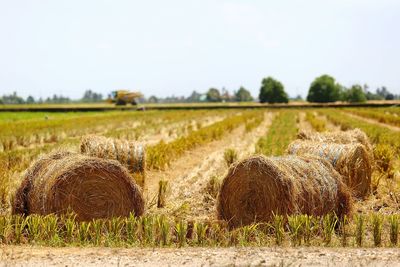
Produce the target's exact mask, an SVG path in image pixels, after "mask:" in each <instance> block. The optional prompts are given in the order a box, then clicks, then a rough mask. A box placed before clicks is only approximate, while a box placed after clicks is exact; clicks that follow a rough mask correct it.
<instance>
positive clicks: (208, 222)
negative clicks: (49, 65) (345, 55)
mask: <svg viewBox="0 0 400 267" xmlns="http://www.w3.org/2000/svg"><path fill="white" fill-rule="evenodd" d="M399 118H400V109H399V108H397V107H396V108H390V107H382V108H377V107H374V108H355V107H351V108H335V109H333V108H332V109H331V108H306V109H300V108H298V109H293V108H290V109H236V108H235V109H210V110H206V109H201V110H171V111H166V110H165V111H161V110H160V111H157V110H148V111H128V110H122V111H104V112H69V113H56V112H52V113H45V112H16V113H13V112H0V248H1V249H2V254H1V256H0V258H1V259H2V262H5V263H7V265H10V264H11V265H13V264H17V265H18V264H22V265H25V264H34V265H44V264H62V263H63V260H62V257H63V251H65V252H66V253H71V254H73V255H74V257H77V254H79V250H76V249H75V247H91V248H90V250H91V252H90V253H89V252H87V253H86V252H82V253H83V254H85V255H86V256H85V257H88V258H90V257H93V253H94V255H98V256H99V257H102V256H104V257H108V256H110V255H111V254H113V255H114V252H110V250H105V249H104V251H102V250H101V249H102V248H104V247H113V248H118V249H120V250H121V252H120V253H121V255H120V256H121V257H122V258H123V259H124V260H127V259H129V251H130V250H127V248H128V249H129V248H131V249H132V253H136V252H135V251H140V255H136V256H135V258H134V259H133V260H134V262H135V264H136V265H141V262H142V261H143V260H145V259H146V257H151V258H152V259H151V260H152V261H150V262H153V263H154V264H155V263H157V264H164V263H165V264H167V263H168V262H169V261H168V257H164V256H163V255H161V254H162V253H164V252H165V253H167V254H168V253H169V254H168V255H172V256H171V257H174V258H171V261H172V262H175V263H176V264H183V263H184V261H183V259H180V258H179V256H177V255H178V254H179V253H180V251H182V253H185V251H187V253H188V254H187V255H191V256H190V257H204V254H205V253H206V254H207V253H211V254H212V255H213V256H212V258H214V259H215V260H216V261H217V262H223V263H224V265H226V264H235V263H237V264H253V263H254V262H257V260H263V259H264V258H265V257H264V256H260V255H263V254H262V253H269V254H268V255H272V254H274V255H275V256H274V257H275V258H274V260H271V261H268V260H267V261H265V260H264V261H262V262H260V263H259V264H261V265H262V264H263V263H264V264H266V263H270V264H273V263H274V264H280V262H282V261H281V259H282V258H279V257H277V256H276V255H277V254H276V253H275V251H273V250H271V249H272V248H275V249H278V252H279V251H281V253H292V254H293V253H297V252H298V251H302V253H304V254H302V255H306V254H307V253H311V254H312V255H314V254H316V253H317V254H318V253H324V252H323V251H324V249H326V251H327V252H326V253H328V254H327V255H328V256H326V255H324V257H323V259H322V258H321V259H322V260H323V261H326V262H320V263H321V264H326V263H327V262H329V261H330V260H332V259H334V258H338V257H340V255H347V256H346V257H344V258H343V259H342V261H343V262H346V263H351V264H364V263H367V262H366V261H362V257H363V253H365V255H369V256H370V255H372V254H373V255H375V254H379V252H377V251H379V250H377V248H379V249H382V250H383V249H385V253H386V254H387V255H388V257H387V260H389V261H393V260H398V257H396V256H394V254H393V253H392V252H393V248H398V247H399V237H398V235H399V225H400V159H399V155H400V119H399ZM32 246H33V247H32ZM28 247H29V249H30V250H32V251H31V252H30V253H31V254H32V257H33V260H32V261H31V262H30V258H26V257H25V256H23V255H22V254H21V253H22V252H21V249H22V250H23V249H25V248H28ZM43 247H46V248H43ZM53 247H55V248H53ZM65 247H68V248H65ZM94 247H96V248H94ZM242 247H250V248H242ZM254 247H257V249H256V250H255V251H251V248H254ZM265 247H268V248H265ZM271 247H272V248H271ZM276 247H279V248H276ZM306 247H311V248H306ZM315 247H318V248H315ZM326 247H329V249H328V248H326ZM148 248H159V251H160V252H159V253H160V255H161V256H159V257H156V258H153V256H154V255H153V254H151V253H150V250H148ZM41 249H45V250H46V251H47V252H46V253H47V254H46V255H48V254H49V255H50V254H51V255H53V256H54V260H49V259H44V254H43V253H40V250H41ZM240 249H241V250H240ZM249 249H250V250H249ZM316 249H317V250H318V252H316ZM346 249H353V250H354V251H357V255H358V257H359V258H358V259H356V262H355V261H354V260H352V259H351V253H349V251H348V250H346ZM88 250H89V248H88ZM14 251H15V253H14ZM319 251H322V252H319ZM350 251H351V250H350ZM369 251H370V252H371V254H368V253H369ZM218 253H227V255H231V256H232V255H234V256H235V257H239V256H238V255H248V257H249V259H248V261H242V260H237V259H236V258H232V259H230V258H225V260H223V261H221V259H220V258H219V256H218V255H217V254H218ZM313 253H314V254H313ZM385 253H383V254H381V255H380V257H383V258H379V259H378V261H377V264H378V263H379V264H383V262H385V258H384V255H386V254H385ZM89 254H90V255H89ZM117 254H118V253H117ZM117 254H115V255H117ZM167 254H166V255H167ZM311 254H310V255H311ZM16 255H17V256H16ZM18 255H19V256H18ZM107 255H108V256H107ZM179 255H180V254H179ZM182 255H183V254H182ZM314 256H315V255H314ZM369 256H368V257H369ZM35 257H37V259H38V260H40V261H37V260H34V258H35ZM113 257H114V256H113ZM113 257H111V256H110V262H111V261H112V262H114V261H115V262H119V260H118V259H117V258H115V257H114V258H113ZM221 257H222V256H221ZM227 257H230V256H227ZM310 257H311V256H310ZM368 257H367V258H368ZM13 259H15V261H14V262H13ZM71 259H72V258H70V260H71ZM278 260H279V262H278ZM282 260H284V259H282ZM44 262H46V263H44ZM84 262H85V261H82V262H79V261H78V260H74V261H71V262H69V264H72V265H79V264H81V265H83V264H84ZM90 262H92V261H90ZM42 263H43V264H42ZM87 263H88V264H89V260H88V261H87ZM202 263H203V264H208V265H212V264H213V263H212V262H211V261H210V260H209V259H207V260H205V261H200V260H199V261H198V264H202ZM284 263H285V264H291V263H295V264H307V265H309V264H310V260H309V258H308V256H305V258H301V257H300V256H299V258H296V257H289V258H288V259H287V261H284ZM392 263H393V262H392ZM214 264H215V263H214ZM147 265H151V264H147Z"/></svg>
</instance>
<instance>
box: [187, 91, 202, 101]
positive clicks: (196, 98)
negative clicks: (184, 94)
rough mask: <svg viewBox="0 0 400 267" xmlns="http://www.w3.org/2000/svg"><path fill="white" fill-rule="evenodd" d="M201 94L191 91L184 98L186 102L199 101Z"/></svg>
mask: <svg viewBox="0 0 400 267" xmlns="http://www.w3.org/2000/svg"><path fill="white" fill-rule="evenodd" d="M200 98H201V94H200V93H198V92H196V91H193V92H192V94H191V95H190V96H189V97H188V98H186V102H200Z"/></svg>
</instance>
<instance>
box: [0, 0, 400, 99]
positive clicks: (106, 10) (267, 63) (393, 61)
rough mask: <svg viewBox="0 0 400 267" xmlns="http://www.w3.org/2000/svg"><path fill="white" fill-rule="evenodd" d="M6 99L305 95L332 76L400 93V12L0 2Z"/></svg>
mask: <svg viewBox="0 0 400 267" xmlns="http://www.w3.org/2000/svg"><path fill="white" fill-rule="evenodd" d="M0 36H1V39H0V95H3V94H6V93H7V94H8V93H11V92H13V91H17V92H18V93H19V94H20V95H23V96H28V95H33V96H35V97H40V96H42V97H47V96H49V95H52V94H54V93H56V94H63V95H67V96H70V97H73V98H80V97H81V96H82V94H83V91H84V90H85V89H88V88H91V89H92V90H94V91H97V92H101V93H103V94H107V93H108V92H110V91H112V90H113V89H117V88H129V89H132V90H140V91H142V92H143V93H144V94H145V95H146V96H150V95H152V94H156V95H159V96H167V95H172V94H175V95H186V96H187V95H189V94H190V93H191V92H192V91H193V90H197V91H200V92H204V91H206V90H207V89H208V88H210V87H216V88H222V87H225V88H226V89H228V90H237V89H238V88H239V86H241V85H243V86H244V87H246V88H248V89H250V91H251V92H252V94H253V95H254V96H256V95H258V91H259V87H260V83H261V80H262V78H263V77H266V76H273V77H275V78H276V79H278V80H280V81H282V82H283V84H284V85H285V88H286V90H287V92H288V93H289V95H291V96H294V95H296V94H299V93H300V94H302V95H303V96H305V95H306V93H307V90H308V87H309V85H310V83H311V81H312V80H313V79H314V78H315V77H316V76H319V75H321V74H324V73H328V74H331V75H332V76H334V77H335V78H336V79H337V81H339V82H340V83H342V84H343V85H345V86H350V85H351V84H353V83H362V84H364V83H367V84H368V85H369V86H370V87H371V89H374V90H375V88H376V87H377V86H381V85H386V86H387V88H388V89H389V90H390V91H392V92H393V93H397V94H398V93H400V1H398V0H303V1H300V0H298V1H296V0H290V1H289V0H280V1H267V0H263V1H261V0H260V1H244V0H243V1H239V0H237V1H233V0H232V1H218V0H201V1H192V0H181V1H178V0H169V1H165V0H159V1H152V0H148V1H134V0H132V1H129V0H127V1H122V0H113V1H111V0H110V1H100V0H92V1H89V0H79V1H78V0H57V1H56V0H48V1H44V0H43V1H42V0H29V1H28V0H26V1H22V0H0Z"/></svg>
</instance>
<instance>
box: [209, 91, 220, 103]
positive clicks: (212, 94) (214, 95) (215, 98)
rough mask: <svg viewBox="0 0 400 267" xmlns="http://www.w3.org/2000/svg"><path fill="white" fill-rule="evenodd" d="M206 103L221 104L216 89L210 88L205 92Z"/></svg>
mask: <svg viewBox="0 0 400 267" xmlns="http://www.w3.org/2000/svg"><path fill="white" fill-rule="evenodd" d="M207 101H208V102H221V101H222V98H221V94H220V93H219V91H218V89H215V88H210V90H208V92H207Z"/></svg>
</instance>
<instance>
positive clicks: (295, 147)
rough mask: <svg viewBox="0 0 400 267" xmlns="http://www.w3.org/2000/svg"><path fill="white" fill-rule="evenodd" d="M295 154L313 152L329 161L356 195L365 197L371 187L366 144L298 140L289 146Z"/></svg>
mask: <svg viewBox="0 0 400 267" xmlns="http://www.w3.org/2000/svg"><path fill="white" fill-rule="evenodd" d="M288 153H289V154H293V155H306V154H312V155H315V156H319V157H322V158H324V159H326V160H327V161H329V162H330V163H331V164H332V166H333V167H334V168H335V170H336V171H338V172H339V173H340V174H341V175H342V176H343V181H344V183H345V184H346V185H347V186H348V187H349V188H350V190H351V191H352V192H353V194H354V196H356V197H364V196H366V195H367V194H368V193H369V192H370V187H371V174H372V168H371V160H370V156H369V155H368V152H367V150H366V149H365V146H363V145H362V144H359V143H351V144H335V143H322V142H312V141H303V140H296V141H293V142H292V143H291V144H289V146H288Z"/></svg>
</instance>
